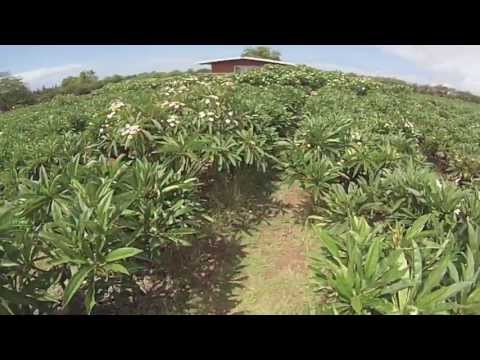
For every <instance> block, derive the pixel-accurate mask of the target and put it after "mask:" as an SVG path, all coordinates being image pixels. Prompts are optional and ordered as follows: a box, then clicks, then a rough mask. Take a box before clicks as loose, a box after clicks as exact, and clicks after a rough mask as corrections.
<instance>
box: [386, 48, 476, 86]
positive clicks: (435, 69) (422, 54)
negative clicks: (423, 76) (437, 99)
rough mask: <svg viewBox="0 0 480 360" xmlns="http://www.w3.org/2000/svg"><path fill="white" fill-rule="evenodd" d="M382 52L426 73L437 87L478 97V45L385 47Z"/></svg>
mask: <svg viewBox="0 0 480 360" xmlns="http://www.w3.org/2000/svg"><path fill="white" fill-rule="evenodd" d="M380 47H381V48H382V49H383V50H384V51H386V52H388V53H390V54H394V55H396V56H399V57H401V58H403V59H405V60H408V61H411V62H413V63H415V64H416V65H417V66H418V67H419V68H422V69H424V70H427V71H428V72H429V73H430V76H431V79H432V81H433V82H435V83H439V84H451V86H453V87H455V88H457V89H460V90H467V91H471V92H473V93H477V94H479V93H480V66H478V63H479V62H480V46H478V45H389V46H380Z"/></svg>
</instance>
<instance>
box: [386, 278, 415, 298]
mask: <svg viewBox="0 0 480 360" xmlns="http://www.w3.org/2000/svg"><path fill="white" fill-rule="evenodd" d="M412 286H415V282H414V281H411V280H408V279H402V280H400V281H397V282H396V283H394V284H392V285H390V286H387V287H385V288H384V289H383V290H382V295H390V294H395V293H397V292H398V291H400V290H403V289H406V288H409V287H412Z"/></svg>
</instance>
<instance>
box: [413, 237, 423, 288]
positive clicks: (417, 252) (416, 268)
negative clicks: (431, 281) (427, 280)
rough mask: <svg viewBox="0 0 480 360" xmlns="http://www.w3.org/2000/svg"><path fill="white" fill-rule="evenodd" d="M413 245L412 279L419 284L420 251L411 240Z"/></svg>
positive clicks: (421, 267)
mask: <svg viewBox="0 0 480 360" xmlns="http://www.w3.org/2000/svg"><path fill="white" fill-rule="evenodd" d="M412 246H413V280H414V281H415V282H417V283H418V284H420V282H421V281H422V273H423V264H422V253H421V252H420V249H419V247H418V245H417V243H416V242H415V241H412Z"/></svg>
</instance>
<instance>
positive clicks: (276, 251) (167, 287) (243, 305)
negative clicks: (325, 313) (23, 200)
mask: <svg viewBox="0 0 480 360" xmlns="http://www.w3.org/2000/svg"><path fill="white" fill-rule="evenodd" d="M273 203H274V206H273V207H271V206H270V208H271V209H272V208H273V209H274V210H273V211H269V212H268V213H266V214H263V215H258V216H259V218H258V221H259V223H258V224H256V225H254V226H250V227H248V228H249V229H247V230H245V231H238V232H235V233H233V234H230V235H229V236H227V237H217V238H215V237H214V238H211V239H209V241H202V242H199V243H197V244H196V246H193V247H191V248H188V247H187V248H184V249H183V250H184V251H183V252H182V253H179V252H178V251H177V252H176V255H175V256H174V257H173V258H172V259H173V260H174V264H173V265H172V264H170V265H168V266H167V268H169V269H170V273H165V272H160V273H155V274H152V276H147V277H145V279H144V281H143V285H142V288H143V289H144V290H143V291H144V292H145V293H144V294H143V293H142V294H139V295H137V297H136V298H137V302H136V303H135V304H131V303H130V302H129V300H128V299H125V301H126V303H125V304H122V300H121V299H120V298H119V299H116V304H115V305H114V306H113V307H111V308H108V307H107V308H105V309H104V310H100V309H99V310H98V313H109V314H202V315H227V314H307V313H309V310H310V309H311V307H310V304H311V303H312V295H311V292H310V291H309V287H308V282H309V271H308V267H307V265H308V264H307V259H306V257H307V255H306V248H307V246H306V245H307V242H309V240H310V239H309V235H310V234H309V232H308V231H306V230H305V226H304V219H305V217H304V216H303V214H302V212H303V210H304V209H305V204H306V203H307V198H306V195H305V193H304V192H303V191H301V190H300V189H299V188H298V187H292V188H289V187H287V186H285V185H281V186H280V187H279V189H278V190H276V191H275V192H274V194H273ZM257 205H258V204H257ZM267 207H269V206H267ZM180 254H182V255H180ZM164 262H165V259H164ZM166 265H167V264H166Z"/></svg>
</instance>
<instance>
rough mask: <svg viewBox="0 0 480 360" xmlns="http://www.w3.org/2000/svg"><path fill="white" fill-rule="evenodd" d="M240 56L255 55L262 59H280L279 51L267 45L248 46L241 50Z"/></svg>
mask: <svg viewBox="0 0 480 360" xmlns="http://www.w3.org/2000/svg"><path fill="white" fill-rule="evenodd" d="M242 56H250V57H257V58H262V59H270V60H280V56H281V54H280V51H278V50H273V49H271V48H270V47H268V46H257V47H249V48H246V49H245V50H243V52H242Z"/></svg>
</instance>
